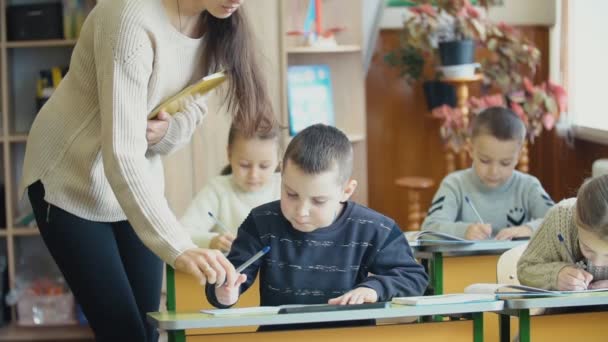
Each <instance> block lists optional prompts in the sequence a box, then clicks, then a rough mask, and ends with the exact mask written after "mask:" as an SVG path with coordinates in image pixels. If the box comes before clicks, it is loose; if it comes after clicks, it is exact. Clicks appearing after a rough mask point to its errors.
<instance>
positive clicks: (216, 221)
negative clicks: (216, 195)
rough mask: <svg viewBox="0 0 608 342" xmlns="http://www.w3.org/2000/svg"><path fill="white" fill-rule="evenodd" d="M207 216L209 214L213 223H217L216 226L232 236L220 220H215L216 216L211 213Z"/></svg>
mask: <svg viewBox="0 0 608 342" xmlns="http://www.w3.org/2000/svg"><path fill="white" fill-rule="evenodd" d="M207 214H209V217H211V219H212V220H213V222H215V225H216V226H218V227H220V229H221V230H223V231H224V233H225V234H232V233H231V232H230V230H228V227H226V226H225V225H224V224H223V223H222V222H221V221H220V220H218V219H217V218H215V216H213V214H212V213H211V212H210V211H208V212H207Z"/></svg>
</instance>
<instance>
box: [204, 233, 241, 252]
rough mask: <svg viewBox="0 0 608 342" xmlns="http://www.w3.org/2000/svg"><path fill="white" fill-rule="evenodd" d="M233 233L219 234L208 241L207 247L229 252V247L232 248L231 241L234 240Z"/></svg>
mask: <svg viewBox="0 0 608 342" xmlns="http://www.w3.org/2000/svg"><path fill="white" fill-rule="evenodd" d="M234 238H235V237H234V235H232V234H220V235H218V236H216V237H214V238H213V239H211V242H210V243H209V248H211V249H219V250H220V251H222V252H230V248H232V242H233V241H234Z"/></svg>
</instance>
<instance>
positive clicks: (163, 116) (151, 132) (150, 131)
mask: <svg viewBox="0 0 608 342" xmlns="http://www.w3.org/2000/svg"><path fill="white" fill-rule="evenodd" d="M169 121H171V115H169V114H168V113H167V112H165V111H162V110H161V111H160V113H158V115H157V116H156V118H154V119H152V120H148V125H147V127H146V140H147V141H148V147H149V146H152V145H154V144H158V143H159V142H160V141H161V140H163V137H164V136H165V134H167V130H168V129H169Z"/></svg>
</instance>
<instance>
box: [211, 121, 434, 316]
mask: <svg viewBox="0 0 608 342" xmlns="http://www.w3.org/2000/svg"><path fill="white" fill-rule="evenodd" d="M352 168H353V151H352V146H351V143H350V142H349V140H348V138H347V137H346V136H345V135H344V133H342V132H341V131H339V130H338V129H336V128H334V127H331V126H325V125H320V124H319V125H314V126H310V127H308V128H306V129H304V130H303V131H302V132H301V133H299V134H298V135H297V136H296V137H294V138H293V140H292V141H291V143H290V144H289V146H288V147H287V150H286V152H285V156H284V158H283V174H282V189H281V200H280V201H276V202H271V203H268V204H265V205H262V206H260V207H257V208H255V209H253V210H252V211H251V213H250V214H249V216H248V217H247V219H246V220H245V221H244V222H243V224H242V225H241V227H240V228H239V232H238V234H237V238H236V240H235V241H234V242H233V244H232V249H231V251H230V254H229V255H228V260H230V262H232V263H233V264H234V265H235V266H239V265H241V264H243V263H244V262H245V261H247V260H248V259H249V258H250V257H251V256H253V255H254V254H255V253H257V252H259V251H260V250H262V249H263V248H264V247H265V246H270V247H271V249H270V252H269V253H268V254H266V255H265V256H264V257H262V258H261V259H259V260H258V261H257V262H255V263H254V264H252V265H251V266H249V267H248V268H246V269H245V270H244V271H243V273H242V274H241V275H239V276H238V277H235V278H236V279H237V281H236V283H234V284H225V285H224V286H221V287H219V288H216V287H215V285H208V286H207V291H206V292H207V298H208V300H209V302H210V303H212V304H213V305H215V306H216V307H219V308H226V307H229V306H231V305H233V304H235V303H236V301H237V300H238V298H239V295H240V294H241V293H243V292H245V291H246V290H247V289H248V288H249V286H251V284H252V283H253V281H254V280H255V278H256V275H257V273H258V271H259V272H260V296H261V305H264V306H266V305H284V304H321V303H329V304H361V303H372V302H376V301H389V300H391V298H392V297H396V296H420V295H422V294H423V293H424V290H425V288H426V286H427V284H428V278H427V275H426V274H425V272H424V269H423V268H422V266H420V265H419V264H418V263H416V261H415V260H414V258H413V257H412V252H411V250H410V247H409V245H408V243H407V240H406V239H405V238H404V236H403V233H402V232H401V231H400V229H399V227H398V226H397V225H396V224H395V222H394V221H393V220H391V219H390V218H388V217H385V216H383V215H381V214H379V213H377V212H375V211H373V210H371V209H368V208H366V207H363V206H361V205H358V204H356V203H354V202H350V201H348V199H349V198H350V196H351V195H352V194H353V192H354V191H355V188H356V187H357V182H356V181H355V180H353V179H351V178H350V177H351V172H352Z"/></svg>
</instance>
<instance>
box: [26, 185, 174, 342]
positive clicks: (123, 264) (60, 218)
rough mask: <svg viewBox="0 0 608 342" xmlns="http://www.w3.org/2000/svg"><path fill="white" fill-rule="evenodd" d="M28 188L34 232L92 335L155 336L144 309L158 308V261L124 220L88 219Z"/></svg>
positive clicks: (40, 189)
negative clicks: (78, 306) (52, 202)
mask: <svg viewBox="0 0 608 342" xmlns="http://www.w3.org/2000/svg"><path fill="white" fill-rule="evenodd" d="M28 194H29V198H30V202H31V203H32V207H33V208H34V215H35V216H36V221H37V222H38V228H39V229H40V234H41V235H42V238H43V239H44V242H45V244H46V246H47V247H48V249H49V251H50V252H51V255H52V256H53V259H55V262H56V263H57V265H58V266H59V269H60V270H61V272H62V273H63V276H64V278H65V279H66V281H67V283H68V285H69V286H70V289H71V290H72V292H73V293H74V296H75V298H76V301H77V302H78V303H79V304H80V305H81V306H82V310H83V312H84V314H85V316H86V317H87V319H88V321H89V324H90V325H91V328H92V329H93V332H94V333H95V338H96V340H97V341H112V342H114V341H129V342H131V341H133V342H137V341H146V342H149V341H157V340H158V333H157V331H156V329H154V328H153V327H152V326H151V325H150V324H148V323H147V321H146V313H147V312H151V311H158V307H159V304H160V291H161V283H162V267H163V266H162V265H163V264H162V262H161V260H160V259H159V258H158V257H157V256H156V255H154V254H153V253H152V252H151V251H150V250H149V249H148V248H147V247H146V246H144V244H143V243H142V242H141V240H139V238H138V237H137V235H136V234H135V232H134V231H133V228H132V227H131V225H130V224H129V222H127V221H121V222H94V221H88V220H85V219H82V218H80V217H78V216H75V215H73V214H70V213H68V212H66V211H65V210H62V209H61V208H58V207H56V206H54V205H51V204H49V203H47V202H46V201H45V200H44V185H43V184H42V183H41V182H40V181H39V182H36V183H34V184H32V185H31V186H30V187H29V188H28Z"/></svg>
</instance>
